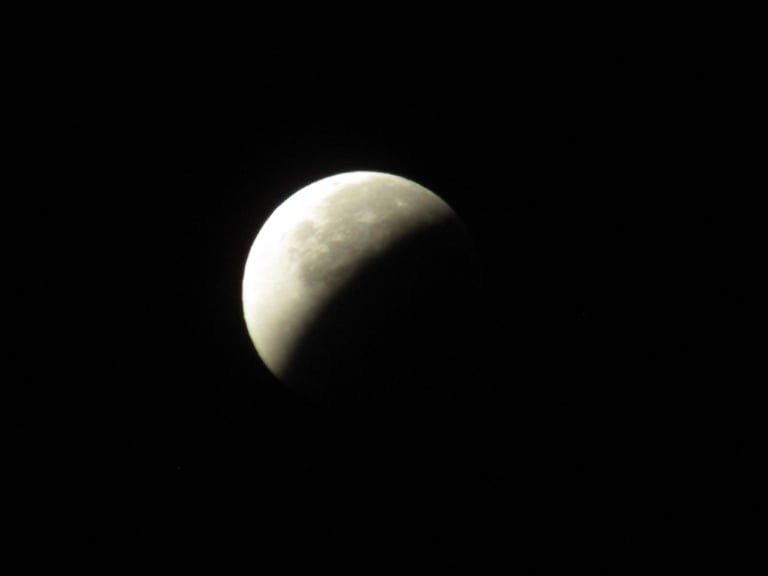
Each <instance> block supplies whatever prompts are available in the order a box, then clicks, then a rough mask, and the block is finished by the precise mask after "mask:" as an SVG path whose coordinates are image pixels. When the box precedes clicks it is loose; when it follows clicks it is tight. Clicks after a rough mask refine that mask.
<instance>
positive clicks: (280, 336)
mask: <svg viewBox="0 0 768 576" xmlns="http://www.w3.org/2000/svg"><path fill="white" fill-rule="evenodd" d="M470 275H471V270H470V268H469V250H468V243H467V238H466V236H465V235H464V230H463V227H462V225H461V223H460V221H459V219H458V217H457V216H456V214H455V213H454V211H453V210H452V209H451V208H450V207H449V206H448V204H446V203H445V202H444V201H443V200H441V199H440V198H439V197H438V196H436V195H435V194H433V193H432V192H430V191H429V190H427V189H426V188H424V187H423V186H420V185H419V184H417V183H415V182H412V181H410V180H407V179H405V178H402V177H399V176H394V175H391V174H383V173H377V172H350V173H344V174H338V175H335V176H331V177H328V178H324V179H322V180H319V181H317V182H314V183H312V184H310V185H309V186H306V187H305V188H302V189H301V190H299V191H298V192H296V193H295V194H293V195H292V196H290V197H289V198H288V199H287V200H285V202H283V203H282V204H281V205H280V206H279V207H278V208H277V209H276V210H275V211H274V212H273V213H272V215H271V216H270V217H269V218H268V219H267V221H266V222H265V223H264V225H263V227H262V228H261V230H260V231H259V233H258V235H257V236H256V239H255V241H254V243H253V246H252V247H251V251H250V253H249V255H248V259H247V262H246V266H245V274H244V278H243V294H242V296H243V310H244V316H245V322H246V325H247V328H248V333H249V335H250V337H251V340H252V341H253V344H254V346H255V348H256V350H257V352H258V354H259V356H260V357H261V358H262V360H263V361H264V363H265V364H266V366H267V367H268V368H269V369H270V371H271V372H272V373H273V374H274V375H275V376H277V377H278V378H279V379H281V380H282V381H284V382H286V383H287V384H289V385H291V386H292V387H294V388H298V389H304V390H310V389H311V390H317V389H319V388H324V387H326V386H327V385H328V383H329V382H331V381H337V380H338V379H340V378H342V379H349V378H362V379H368V380H370V379H379V377H380V376H381V375H383V374H386V375H387V378H393V377H395V378H397V377H400V376H402V375H404V374H408V373H409V371H411V370H412V368H413V366H414V362H416V363H419V362H422V361H424V362H433V361H434V359H433V358H431V357H430V350H433V349H434V344H435V342H437V341H442V340H444V336H445V334H444V333H443V334H441V333H439V332H440V331H443V332H445V331H446V330H449V331H450V330H451V319H453V320H454V321H455V320H457V319H458V318H459V317H460V316H462V317H463V314H462V313H461V312H460V311H461V310H463V309H464V308H466V302H465V301H464V299H465V298H466V297H467V293H466V290H465V289H466V286H467V284H468V283H467V279H468V278H469V276H470ZM470 283H471V282H470ZM458 326H460V323H457V324H456V326H455V327H458ZM419 347H421V348H422V349H423V350H422V351H421V352H419V351H418V350H417V349H418V348H419ZM403 348H405V349H403ZM420 354H421V357H420ZM361 385H363V384H361Z"/></svg>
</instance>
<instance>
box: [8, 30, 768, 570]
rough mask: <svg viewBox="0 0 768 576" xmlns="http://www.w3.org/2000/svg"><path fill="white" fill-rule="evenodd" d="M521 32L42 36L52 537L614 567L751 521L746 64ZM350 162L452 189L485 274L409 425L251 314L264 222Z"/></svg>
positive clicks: (30, 481) (309, 562) (35, 381)
mask: <svg viewBox="0 0 768 576" xmlns="http://www.w3.org/2000/svg"><path fill="white" fill-rule="evenodd" d="M526 28H527V27H525V26H524V27H522V28H521V29H519V30H517V31H516V32H515V33H514V34H512V33H511V32H510V34H508V35H505V34H500V33H499V31H498V30H496V31H495V33H493V34H488V36H487V37H486V36H485V35H484V34H481V33H478V35H477V39H475V40H472V41H471V42H469V41H468V40H466V39H464V41H458V40H454V41H449V40H447V39H438V38H429V39H425V38H422V39H419V38H420V35H419V34H415V33H414V34H409V33H408V32H407V31H405V30H404V31H403V32H402V35H400V36H399V37H398V41H397V42H396V43H394V45H393V44H392V43H387V42H383V41H381V40H382V39H381V38H379V37H377V36H375V35H373V36H372V37H371V38H367V39H366V38H357V39H355V40H354V41H352V40H351V39H350V42H349V43H344V44H343V45H341V44H340V45H338V46H336V47H329V46H324V45H323V44H322V43H316V42H307V43H306V44H304V43H301V42H286V43H285V44H284V45H280V44H274V43H270V42H263V43H260V42H256V41H253V42H251V41H250V40H248V38H246V37H243V36H240V35H238V34H234V33H233V34H231V35H230V34H228V33H226V31H219V32H218V35H214V34H212V33H211V34H207V33H206V34H203V33H199V32H198V33H194V34H189V37H188V38H187V37H185V38H183V39H182V38H181V37H178V38H177V37H175V36H174V37H173V39H170V38H169V39H164V38H165V35H164V34H163V33H161V32H160V31H155V32H153V33H149V32H147V34H150V35H151V36H152V39H151V40H149V39H147V38H146V37H144V36H142V35H133V34H124V35H121V36H120V40H115V39H114V38H111V37H110V36H111V33H110V31H109V30H107V29H105V30H103V31H101V32H99V33H98V34H92V35H87V36H85V35H83V36H76V35H73V36H66V37H65V38H62V39H61V41H60V42H52V43H51V44H52V45H50V46H48V45H46V46H45V47H44V48H39V53H36V54H35V61H36V62H39V63H40V64H39V65H38V66H37V67H35V68H34V69H30V70H27V71H26V72H25V74H26V75H27V76H28V78H27V80H28V83H27V84H25V85H24V86H25V87H23V88H22V92H23V93H22V100H24V102H23V104H22V105H21V106H20V108H19V110H20V111H21V110H23V111H24V112H23V113H22V112H20V113H19V114H18V117H19V119H20V120H21V123H22V125H23V130H22V131H23V133H24V136H23V137H20V140H19V142H20V146H19V149H20V151H21V152H22V156H23V157H24V159H25V162H24V163H23V164H21V166H22V168H23V170H24V171H25V177H24V179H23V182H24V184H23V189H21V190H19V191H18V192H17V193H12V194H11V196H12V197H13V198H17V197H18V204H16V200H14V201H13V202H14V204H13V205H12V206H13V213H11V212H8V213H6V214H5V218H6V219H8V220H10V222H9V225H8V226H7V227H6V229H7V230H11V231H12V232H13V234H12V235H13V238H14V240H13V241H9V242H8V243H7V246H9V247H10V249H11V251H12V252H14V256H13V257H12V260H13V261H12V264H13V265H14V266H17V267H18V269H19V272H18V273H16V274H15V276H14V277H15V278H17V279H21V281H20V282H17V283H16V285H15V286H14V287H13V290H14V294H15V296H14V300H13V305H12V306H11V308H12V309H11V310H10V318H11V326H12V327H13V330H14V331H15V333H16V334H18V335H20V336H19V338H16V339H15V340H17V343H20V344H21V347H20V352H18V353H14V358H12V359H11V362H12V363H18V366H19V367H18V370H15V369H14V375H13V377H12V378H10V379H9V381H6V383H5V387H6V388H7V390H8V392H7V398H8V402H7V403H6V410H8V412H9V420H10V422H11V423H12V426H11V430H12V431H11V433H10V436H9V437H8V438H9V439H10V445H11V448H10V450H9V451H8V453H7V454H8V456H7V460H8V462H9V463H10V472H9V474H10V476H11V477H12V478H13V479H15V480H17V481H16V482H15V483H14V485H15V486H16V488H14V492H12V498H13V500H14V501H15V502H16V503H18V505H19V509H20V510H22V511H23V513H22V514H21V516H22V517H25V518H26V520H25V521H23V522H21V524H20V526H19V528H18V530H17V533H18V534H21V536H22V539H23V540H25V541H26V542H30V543H32V544H31V546H30V549H31V550H32V552H31V554H33V555H34V554H38V555H40V556H46V555H47V554H54V553H53V552H51V551H50V550H52V548H51V549H49V548H48V546H49V545H48V542H50V541H54V542H59V541H60V540H59V536H61V538H62V541H64V540H66V541H67V542H69V540H70V539H71V540H72V544H71V545H70V544H67V545H66V546H65V548H66V549H67V554H70V553H75V554H77V555H79V556H82V557H83V558H91V557H95V556H96V555H99V554H103V555H104V556H105V558H106V559H107V560H106V562H107V563H108V564H109V563H110V562H114V563H115V564H116V565H121V564H123V562H124V561H127V560H131V559H134V558H138V557H145V555H151V556H154V555H160V556H166V557H171V558H174V557H178V558H185V559H195V558H197V557H198V555H200V556H209V557H211V558H214V559H216V558H223V557H228V558H233V557H234V558H242V561H243V562H244V564H243V565H244V566H245V567H247V568H258V567H260V566H262V564H263V563H264V562H266V560H265V558H266V557H268V556H274V555H277V556H278V557H279V558H281V559H282V561H283V562H285V563H286V564H292V563H294V562H299V563H302V564H304V565H306V566H315V567H323V566H332V565H336V564H337V563H345V562H349V563H351V564H352V565H356V566H359V567H360V571H361V572H362V573H367V572H368V571H369V570H368V567H379V566H384V565H385V564H387V563H390V562H391V563H393V565H394V566H407V565H408V564H405V563H404V562H405V558H416V557H418V558H421V560H422V561H428V562H429V563H434V565H435V566H437V565H438V564H439V565H443V564H446V563H447V565H454V564H455V565H456V566H457V567H458V566H469V567H476V570H475V571H478V572H480V571H482V570H483V569H482V566H484V565H485V564H486V563H488V565H494V566H500V567H502V568H503V569H505V570H507V571H508V572H510V573H513V574H514V573H526V574H527V573H536V574H539V573H541V574H544V573H571V572H576V573H581V572H585V573H586V572H589V573H592V574H595V573H606V574H609V573H610V574H623V573H629V572H632V573H634V572H633V571H634V570H637V571H638V573H640V572H642V573H648V570H649V569H650V570H651V573H658V572H659V570H662V571H663V569H667V568H669V569H673V567H677V568H678V570H673V571H675V573H679V568H680V567H685V566H686V565H687V564H686V563H687V562H690V561H693V560H695V559H699V560H700V559H705V560H706V561H710V560H711V561H715V560H723V559H728V561H729V562H730V561H735V560H733V559H734V558H736V559H738V558H741V551H742V550H746V549H747V548H748V547H751V546H752V545H753V544H754V543H756V542H758V541H759V539H760V538H759V536H758V533H756V532H753V531H752V530H751V529H750V528H748V526H749V525H750V524H751V522H752V521H753V520H754V519H756V518H758V517H759V515H760V512H761V510H762V511H763V512H764V511H765V497H764V495H763V494H760V492H761V491H759V490H758V487H759V486H760V485H761V483H762V482H764V480H765V476H764V470H763V468H762V466H763V464H762V461H763V460H764V456H765V444H764V443H763V441H762V440H761V439H760V438H761V434H762V430H763V429H764V426H765V425H764V421H763V420H764V416H763V412H764V409H763V407H764V401H765V393H764V392H763V391H762V390H761V389H758V382H757V379H755V378H754V377H751V376H750V374H749V371H748V370H747V368H746V365H747V364H746V358H747V357H748V356H749V355H750V354H751V353H752V352H753V351H754V350H755V349H756V347H755V345H754V344H751V343H750V342H751V339H750V337H749V336H748V332H749V330H748V326H749V324H750V322H749V321H748V319H747V318H746V317H745V310H746V305H745V303H746V301H747V300H746V299H747V292H748V288H747V286H748V285H749V282H748V278H747V275H748V274H747V273H746V272H745V264H746V260H747V259H746V257H745V253H746V250H745V249H744V248H745V246H746V245H748V244H749V237H748V236H749V234H751V232H750V229H749V227H748V226H747V225H746V224H742V223H741V222H742V219H745V218H746V214H745V212H747V211H748V210H747V208H746V205H741V206H739V205H738V202H737V201H736V198H737V194H738V192H739V186H741V184H740V182H739V180H738V177H737V176H736V175H737V174H738V173H739V169H738V167H737V164H738V162H737V157H738V156H739V154H737V153H736V148H737V145H736V144H735V140H736V138H735V136H734V133H733V130H734V129H735V127H736V126H737V125H738V123H739V110H738V105H736V104H734V102H735V101H736V100H738V98H734V94H733V93H732V92H731V88H730V87H731V86H733V84H732V82H733V77H734V76H735V72H733V71H732V70H731V69H730V68H729V63H728V61H727V58H726V57H725V56H724V55H722V54H721V53H720V52H718V51H717V50H716V49H711V47H709V46H707V45H701V44H697V43H696V42H693V41H683V40H680V41H679V42H677V41H674V40H673V39H674V38H675V35H671V36H670V38H668V39H667V40H666V41H664V43H662V40H661V38H660V37H659V36H651V35H648V34H636V35H625V34H624V32H622V30H619V29H617V30H616V31H615V32H614V33H611V34H608V33H603V34H600V35H598V34H592V33H590V34H586V33H584V34H579V33H576V32H571V33H570V34H563V33H562V30H558V31H555V30H554V29H550V28H548V27H543V28H541V29H539V28H537V29H536V32H534V31H533V30H532V29H531V30H528V31H526V30H525V29H526ZM184 36H187V34H184ZM21 68H24V66H21ZM738 160H739V161H742V160H743V158H738ZM349 170H378V171H384V172H391V173H395V174H399V175H402V176H405V177H408V178H411V179H413V180H415V181H417V182H419V183H421V184H423V185H425V186H427V187H428V188H430V189H431V190H433V191H434V192H435V193H437V194H438V195H440V196H441V197H442V198H443V199H445V200H446V201H447V202H448V203H449V204H450V205H451V206H452V207H453V208H454V209H455V210H456V212H457V213H458V214H459V215H460V216H461V218H462V219H463V220H464V222H465V224H466V226H467V229H468V230H469V232H470V234H471V236H472V239H473V242H474V245H475V248H476V252H477V255H478V259H479V262H480V265H481V267H482V270H483V273H484V277H483V281H484V296H483V302H478V303H477V311H478V312H477V313H478V315H481V316H482V318H481V320H482V322H481V324H482V329H481V330H479V332H478V333H477V335H476V338H475V340H476V342H477V344H478V346H477V347H478V350H480V353H479V355H478V360H477V362H475V363H474V364H473V366H472V367H471V369H469V370H467V371H466V374H463V373H462V380H461V386H460V387H459V389H458V390H453V391H452V394H451V395H450V397H448V398H439V399H438V398H436V399H435V403H434V405H432V406H430V405H429V403H424V402H423V398H422V399H420V400H419V402H418V403H414V406H410V407H404V409H403V413H407V417H404V418H406V419H407V420H408V422H409V423H408V424H407V425H403V426H402V427H398V426H397V424H396V423H393V422H388V423H387V425H386V426H385V427H384V428H381V426H382V422H383V421H386V418H387V415H386V414H385V415H377V416H376V417H373V418H372V419H369V415H367V414H358V415H350V414H343V415H340V414H338V413H334V412H333V411H332V410H328V409H325V408H322V407H318V406H313V405H310V404H307V403H305V402H302V401H300V400H298V399H297V398H296V397H294V396H292V395H291V394H290V393H289V392H288V391H287V390H285V389H284V388H283V387H282V386H281V385H280V384H279V383H278V382H277V381H276V380H275V379H274V378H273V377H272V376H271V375H270V374H269V372H268V371H267V370H266V368H265V367H264V365H263V364H262V363H261V361H260V360H259V358H258V356H257V355H256V353H255V351H254V350H253V348H252V346H251V343H250V341H249V339H248V337H247V333H246V330H245V325H244V322H243V320H242V311H241V304H240V283H241V280H242V271H243V266H244V263H245V258H246V256H247V253H248V249H249V248H250V245H251V242H252V241H253V238H254V237H255V234H256V232H257V231H258V230H259V228H260V226H261V224H262V223H263V222H264V220H265V219H266V218H267V217H268V215H269V214H270V212H271V211H272V210H273V209H274V208H275V207H276V206H277V205H278V204H279V203H280V202H281V201H282V200H283V199H285V198H286V197H287V196H288V195H290V194H291V193H293V192H295V191H296V190H298V189H299V188H301V187H303V186H304V185H306V184H308V183H310V182H312V181H314V180H316V179H319V178H321V177H324V176H328V175H331V174H334V173H337V172H343V171H349ZM8 280H10V278H8V279H7V281H8ZM447 313H450V311H447ZM425 345H428V343H425ZM392 348H393V350H392V354H393V355H394V354H397V351H396V350H397V346H396V345H394V343H393V347H392ZM365 384H366V383H365V382H360V386H365ZM403 402H404V403H406V404H407V402H408V399H407V397H406V398H404V399H403ZM397 417H402V414H400V416H397ZM414 423H420V424H418V425H417V424H414ZM409 435H412V436H413V438H412V439H411V438H410V436H409ZM536 570H539V571H536ZM683 572H684V570H683ZM734 573H737V572H734Z"/></svg>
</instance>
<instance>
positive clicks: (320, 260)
mask: <svg viewBox="0 0 768 576" xmlns="http://www.w3.org/2000/svg"><path fill="white" fill-rule="evenodd" d="M451 215H452V213H451V210H450V208H449V207H448V206H447V205H444V204H443V202H442V200H440V199H439V198H437V197H436V196H434V195H433V194H432V193H430V192H428V191H427V190H425V189H423V188H421V187H419V186H417V185H415V184H413V183H410V182H409V183H406V185H404V183H403V181H402V180H400V179H397V178H387V179H384V178H380V179H377V180H376V181H375V182H365V183H361V184H358V185H356V186H354V187H343V188H341V189H340V190H338V191H335V192H334V193H332V194H330V195H328V197H327V198H325V199H324V201H323V202H322V203H321V204H320V205H319V206H318V208H317V209H316V210H315V217H314V218H313V219H312V220H306V221H304V222H302V223H301V224H299V225H298V226H297V227H296V230H295V232H294V233H293V236H292V238H291V240H290V243H291V245H292V247H293V249H292V250H291V254H292V256H293V257H294V258H296V259H297V261H298V265H299V275H300V278H301V280H302V281H303V282H304V284H305V285H306V286H307V287H308V288H312V289H323V290H327V289H330V288H333V287H335V286H338V285H341V284H344V283H346V282H348V281H349V280H350V279H351V278H352V277H353V276H354V274H355V271H356V270H359V269H360V266H361V264H362V263H364V262H365V261H367V260H368V259H370V258H372V257H375V256H377V255H379V254H381V253H382V252H384V251H386V250H387V249H388V248H389V247H390V246H391V245H392V243H393V242H396V241H397V239H398V238H402V237H404V236H405V235H406V234H408V233H409V232H410V231H411V230H413V229H416V228H419V227H424V226H428V225H430V224H433V223H437V222H439V221H441V220H445V219H446V218H450V217H451Z"/></svg>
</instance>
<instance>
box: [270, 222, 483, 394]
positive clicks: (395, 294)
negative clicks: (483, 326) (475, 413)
mask: <svg viewBox="0 0 768 576" xmlns="http://www.w3.org/2000/svg"><path fill="white" fill-rule="evenodd" d="M308 272H309V271H308ZM479 299H480V278H479V275H478V273H477V269H476V268H475V266H474V260H473V253H472V250H471V245H470V243H469V239H468V236H467V234H466V231H465V229H464V228H463V226H462V225H461V223H460V222H459V221H458V219H455V218H445V219H438V220H435V221H434V222H433V223H431V224H430V225H428V226H423V227H421V228H418V229H416V230H414V231H412V232H410V233H409V234H406V235H404V236H403V237H402V238H400V239H399V240H398V241H396V242H394V243H393V244H392V245H391V246H390V247H388V249H387V250H386V251H383V252H382V253H380V254H377V255H376V256H375V257H373V258H371V259H369V260H368V261H366V262H365V263H364V264H363V265H362V266H359V267H358V268H357V269H356V270H355V271H354V274H353V275H352V277H351V278H349V279H348V280H347V281H346V283H345V284H344V285H343V286H342V287H340V288H339V289H337V290H336V291H334V293H333V296H332V297H331V299H330V300H329V301H328V302H327V304H326V305H324V307H323V309H322V310H321V311H320V312H319V313H318V314H317V315H316V316H315V317H314V318H313V321H312V322H311V323H310V324H309V326H308V327H307V328H306V329H305V330H304V331H303V332H302V334H301V337H300V338H299V339H298V342H297V343H296V345H295V346H294V348H293V350H292V352H291V355H290V361H289V362H288V368H287V371H286V373H285V374H284V380H285V381H286V383H287V384H288V385H289V386H291V387H292V388H294V389H296V390H298V391H299V392H300V393H303V394H306V395H308V396H310V397H313V398H316V399H317V398H322V399H323V400H325V401H328V402H331V403H334V404H336V405H342V406H362V405H371V404H372V403H376V404H377V405H378V406H379V407H381V406H396V405H408V406H418V405H420V404H421V403H422V402H434V401H435V399H436V397H437V396H439V395H440V394H445V393H451V392H452V391H453V390H454V389H455V387H456V385H457V384H458V382H457V381H458V379H460V378H461V376H460V375H462V374H466V373H467V368H468V367H470V366H471V363H472V362H473V361H474V348H473V343H474V342H476V341H477V339H478V338H477V336H478V335H477V333H476V330H477V328H476V326H477V325H478V318H477V317H476V315H477V314H478V313H479V309H480V308H481V307H480V306H478V301H479Z"/></svg>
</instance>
